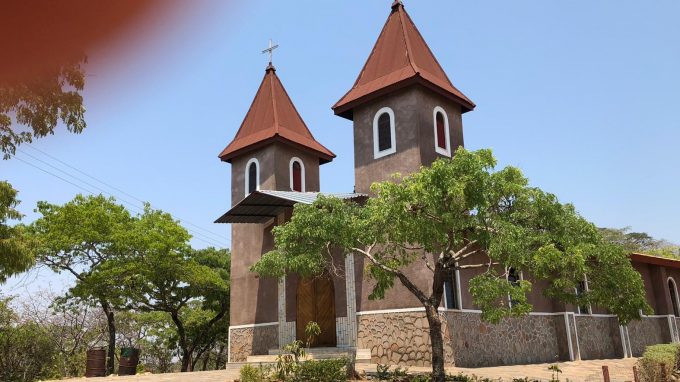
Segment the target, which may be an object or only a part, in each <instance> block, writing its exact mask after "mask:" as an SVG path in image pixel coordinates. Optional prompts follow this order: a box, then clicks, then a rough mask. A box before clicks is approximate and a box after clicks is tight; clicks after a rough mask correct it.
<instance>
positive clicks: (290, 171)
mask: <svg viewBox="0 0 680 382" xmlns="http://www.w3.org/2000/svg"><path fill="white" fill-rule="evenodd" d="M295 162H298V163H299V164H300V185H301V186H302V192H305V190H306V189H307V188H306V186H305V162H303V161H302V159H300V158H298V157H293V158H291V160H290V163H289V165H288V174H289V177H290V190H291V191H293V163H295Z"/></svg>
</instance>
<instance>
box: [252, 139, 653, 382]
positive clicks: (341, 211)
mask: <svg viewBox="0 0 680 382" xmlns="http://www.w3.org/2000/svg"><path fill="white" fill-rule="evenodd" d="M495 166H496V160H495V158H494V157H493V155H492V154H491V151H489V150H479V151H475V152H469V151H466V150H465V149H463V148H460V149H459V150H458V151H457V152H456V155H455V157H454V158H453V159H440V160H438V161H436V162H435V163H433V164H432V166H431V167H425V168H423V169H421V170H420V171H419V172H417V173H414V174H412V175H410V176H407V177H400V176H398V175H397V176H396V177H395V179H394V180H395V182H390V181H388V182H383V183H377V184H374V185H373V188H372V190H373V192H374V193H375V196H374V197H372V198H369V200H368V201H367V202H366V203H365V205H358V204H355V203H348V202H344V201H342V200H339V199H337V198H325V197H321V198H319V199H318V200H317V201H315V202H314V203H313V204H311V205H304V204H297V205H296V206H295V209H294V213H293V217H292V219H291V220H290V222H288V223H287V224H285V225H283V226H278V227H276V228H275V229H274V234H275V250H274V251H272V252H269V253H267V254H265V255H264V256H263V257H262V259H261V260H260V261H259V262H258V263H256V264H255V265H254V266H253V268H252V270H253V271H255V272H257V273H260V274H262V275H266V276H274V277H281V276H283V275H285V274H287V273H290V272H292V273H298V274H300V275H302V276H308V275H313V274H319V273H321V272H323V271H324V269H325V268H326V267H327V266H328V264H329V263H330V261H331V253H332V252H334V251H341V253H349V252H353V253H355V254H358V255H359V256H362V257H364V258H365V259H366V262H367V264H368V266H367V272H368V274H369V275H370V277H372V278H373V279H374V280H375V287H374V289H373V291H372V293H371V295H370V296H369V297H370V298H371V299H381V298H383V297H384V295H385V292H386V291H387V290H388V289H390V288H392V287H393V286H394V283H395V280H398V281H399V282H400V283H401V284H402V285H403V286H404V287H405V288H406V289H407V290H408V291H410V292H411V293H412V294H413V295H414V296H415V297H416V298H417V299H418V301H420V303H421V304H422V306H423V307H424V308H425V313H426V316H427V320H428V323H429V327H430V331H429V334H430V338H431V343H432V365H433V380H434V381H436V382H441V381H444V377H445V374H444V350H443V338H442V319H441V317H440V316H439V314H438V312H437V308H438V307H439V306H440V304H441V301H442V293H443V287H444V277H445V273H446V272H450V271H453V270H456V269H469V268H481V269H483V270H484V272H482V273H481V274H479V275H478V276H476V277H474V278H473V279H472V280H471V282H470V291H471V293H472V296H473V300H474V303H475V305H477V306H478V307H479V308H480V309H481V310H482V318H483V319H485V320H487V321H491V322H498V321H499V320H501V319H502V318H504V317H508V316H520V315H523V314H526V313H528V312H530V311H531V305H530V304H529V303H528V299H527V293H528V292H529V291H530V290H531V282H530V281H528V280H529V277H526V279H525V280H524V281H519V282H517V283H515V282H510V281H508V279H507V276H508V272H509V270H510V269H514V270H515V271H516V272H524V274H525V275H526V276H529V275H530V276H531V278H533V279H534V280H546V281H547V283H548V287H547V288H545V289H544V290H543V293H544V294H545V295H546V296H547V297H549V298H556V299H560V300H563V301H567V302H570V303H575V304H585V303H592V304H593V305H598V306H601V307H604V308H607V309H608V310H609V311H610V312H612V313H613V314H616V315H617V316H618V318H619V320H620V322H621V323H623V324H625V323H627V322H628V321H630V320H631V319H634V318H637V317H639V311H640V309H644V310H648V309H649V308H648V306H647V304H646V301H645V296H644V289H643V284H642V279H641V277H640V275H639V274H638V273H637V272H636V271H635V270H634V269H633V268H632V266H631V264H630V261H629V259H628V257H627V255H626V253H625V252H624V251H623V249H622V248H621V247H619V246H615V245H612V244H610V243H607V242H605V241H604V240H602V238H601V236H600V235H599V233H598V231H597V228H596V227H595V226H594V225H592V224H591V223H589V222H587V221H586V220H585V219H583V218H582V217H581V216H579V215H578V213H577V212H576V210H575V208H574V207H573V206H572V205H569V204H566V205H565V204H561V203H559V201H558V200H557V198H556V197H555V196H554V195H552V194H548V193H545V192H543V191H541V190H540V189H537V188H532V187H529V186H528V181H527V179H526V178H525V177H524V176H523V175H522V173H521V171H520V170H519V169H517V168H514V167H506V168H504V169H502V170H499V171H495ZM463 260H465V262H464V263H465V265H462V264H463ZM413 274H418V275H419V277H418V279H420V280H422V277H423V276H422V275H423V274H428V275H429V277H428V279H429V282H428V283H427V284H429V285H425V284H423V283H422V282H420V283H419V282H417V281H416V278H414V277H412V275H413ZM586 276H587V277H588V281H589V287H590V291H589V292H588V293H585V294H582V295H577V294H576V293H575V289H576V286H577V285H578V283H579V282H580V281H582V280H583V279H584V277H586ZM508 295H509V296H510V299H508ZM510 301H512V302H510Z"/></svg>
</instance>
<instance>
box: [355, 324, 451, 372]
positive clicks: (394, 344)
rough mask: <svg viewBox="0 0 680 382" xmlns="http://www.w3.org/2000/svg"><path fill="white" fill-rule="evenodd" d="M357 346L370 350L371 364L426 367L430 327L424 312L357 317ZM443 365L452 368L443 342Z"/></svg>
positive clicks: (428, 359) (429, 347) (428, 362)
mask: <svg viewBox="0 0 680 382" xmlns="http://www.w3.org/2000/svg"><path fill="white" fill-rule="evenodd" d="M357 320H358V325H357V333H358V336H357V347H358V348H360V349H370V350H371V361H372V362H374V363H382V364H392V365H397V364H398V365H406V366H428V365H430V359H431V358H432V351H431V348H432V346H431V345H430V336H429V333H428V332H429V328H430V325H429V324H428V322H427V318H426V317H425V312H403V313H376V314H366V315H359V316H358V317H357ZM444 334H445V346H444V353H445V356H446V363H447V364H449V365H453V349H452V347H451V344H450V342H449V341H446V330H445V333H444Z"/></svg>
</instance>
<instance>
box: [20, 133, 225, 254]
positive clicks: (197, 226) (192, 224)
mask: <svg viewBox="0 0 680 382" xmlns="http://www.w3.org/2000/svg"><path fill="white" fill-rule="evenodd" d="M26 145H27V146H28V147H30V148H31V149H33V150H35V151H37V152H39V153H41V154H43V155H45V156H46V157H48V158H50V159H52V160H55V161H57V162H59V163H61V164H62V165H64V166H66V167H68V168H70V169H72V170H74V171H77V172H78V173H80V174H82V175H85V176H86V177H88V178H90V179H92V180H94V181H97V182H99V183H101V184H103V185H104V186H106V187H109V188H111V189H113V190H116V191H118V192H120V193H122V194H124V195H126V196H129V197H130V198H132V199H135V200H136V201H138V202H140V203H142V205H144V203H146V202H145V201H144V200H142V199H140V198H138V197H136V196H134V195H132V194H130V193H128V192H126V191H124V190H121V189H120V188H118V187H116V186H114V185H111V184H109V183H107V182H105V181H103V180H101V179H99V178H97V177H95V176H93V175H90V174H88V173H86V172H84V171H82V170H80V169H78V168H76V167H75V166H72V165H70V164H68V163H66V162H64V161H62V160H61V159H59V158H57V157H55V156H53V155H50V154H48V153H46V152H45V151H43V150H40V149H39V148H37V147H34V146H33V145H31V144H26ZM19 151H21V152H23V153H24V154H27V153H26V152H25V151H23V150H21V149H19ZM27 155H29V154H27ZM43 163H45V162H43ZM52 167H53V166H52ZM60 171H61V170H60ZM62 172H63V171H62ZM83 183H86V182H83ZM95 187H96V186H95ZM174 216H175V218H177V219H179V220H180V221H182V222H183V223H185V224H187V225H190V226H192V227H194V228H196V229H198V230H201V231H203V232H205V233H208V234H211V235H213V238H217V239H218V240H224V239H225V237H224V236H223V235H220V234H217V233H215V232H213V231H210V230H208V229H205V228H203V227H201V226H199V225H196V224H194V223H192V222H190V221H188V220H186V219H182V218H181V217H179V216H177V215H174ZM228 241H229V240H228Z"/></svg>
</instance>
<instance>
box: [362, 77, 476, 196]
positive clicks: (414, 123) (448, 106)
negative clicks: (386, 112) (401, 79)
mask: <svg viewBox="0 0 680 382" xmlns="http://www.w3.org/2000/svg"><path fill="white" fill-rule="evenodd" d="M435 106H441V107H442V108H443V109H444V110H445V111H446V113H447V116H448V120H449V135H450V137H451V149H452V151H454V150H455V149H456V148H457V147H458V146H462V145H463V128H462V118H461V110H460V107H459V106H458V105H456V104H454V103H453V102H451V101H449V100H446V99H444V98H442V97H440V96H438V95H436V94H434V93H432V92H430V91H428V90H426V89H425V88H423V87H420V86H412V87H408V88H405V89H401V90H399V91H396V92H394V93H391V94H389V95H386V96H384V97H381V98H380V99H377V100H373V101H370V102H367V103H365V104H363V105H360V106H357V107H356V108H355V109H354V174H355V186H356V191H357V192H363V193H368V192H370V186H371V184H372V183H373V182H379V181H383V180H387V179H389V178H390V177H391V176H392V174H394V173H401V174H404V175H406V174H409V173H412V172H415V171H417V170H418V169H419V168H420V166H421V165H429V164H431V163H432V161H434V160H435V159H436V158H437V157H439V154H436V152H435V141H434V115H433V111H434V107H435ZM383 107H389V108H391V109H392V110H393V111H394V117H395V131H396V153H394V154H391V155H388V156H385V157H382V158H378V159H374V153H373V119H374V117H375V115H376V113H377V112H378V111H379V110H380V109H382V108H383Z"/></svg>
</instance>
